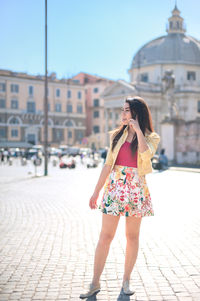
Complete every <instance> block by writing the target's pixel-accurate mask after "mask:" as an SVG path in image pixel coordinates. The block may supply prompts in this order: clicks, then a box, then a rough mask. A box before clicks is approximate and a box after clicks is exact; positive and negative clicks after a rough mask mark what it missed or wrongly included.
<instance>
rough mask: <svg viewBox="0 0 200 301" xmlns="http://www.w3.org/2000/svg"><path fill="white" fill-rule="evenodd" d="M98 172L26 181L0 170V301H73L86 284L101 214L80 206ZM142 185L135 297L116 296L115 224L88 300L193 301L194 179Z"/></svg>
mask: <svg viewBox="0 0 200 301" xmlns="http://www.w3.org/2000/svg"><path fill="white" fill-rule="evenodd" d="M100 171H101V166H99V167H98V168H96V169H86V168H85V167H84V166H81V165H79V167H77V168H76V169H75V170H66V169H64V170H59V169H58V167H54V168H52V167H51V168H50V175H49V176H48V177H37V178H34V177H32V176H30V175H29V176H27V171H25V167H22V166H19V165H16V166H11V167H9V166H0V206H1V208H0V238H1V240H0V270H1V276H0V300H1V301H7V300H22V301H28V300H45V301H47V300H55V301H57V300H60V301H61V300H63V301H64V300H70V301H72V300H80V299H79V294H80V293H82V292H83V291H84V288H87V286H88V284H89V283H90V280H91V277H92V271H93V258H94V252H95V247H96V244H97V241H98V237H99V232H100V228H101V215H102V214H101V212H100V211H99V210H91V209H90V208H89V206H88V202H89V197H90V195H91V194H92V192H93V189H94V186H95V184H96V182H97V180H98V176H99V174H100ZM146 179H147V183H148V185H149V189H150V193H151V197H152V202H153V206H154V211H155V216H154V217H145V218H143V220H142V224H141V232H140V248H139V253H138V258H137V262H136V265H135V267H134V269H133V272H132V275H131V285H132V287H133V288H134V289H135V291H136V295H135V296H130V297H127V296H124V295H123V294H122V292H121V282H122V277H123V268H124V254H125V246H126V240H125V217H121V218H120V222H119V225H118V228H117V233H116V235H115V238H114V240H113V242H112V244H111V248H110V252H109V255H108V258H107V262H106V265H105V268H104V271H103V274H102V277H101V287H102V289H101V292H100V293H99V294H98V295H97V296H96V297H93V298H89V299H88V300H103V301H117V300H138V301H147V300H150V301H153V300H154V301H161V300H162V301H163V300H169V301H172V300H181V301H190V300H193V301H199V300H200V214H199V211H200V195H199V183H200V182H199V174H198V173H192V172H188V173H187V172H180V171H171V170H168V171H165V172H161V173H158V172H153V173H152V174H149V175H147V177H146ZM101 195H102V192H101ZM101 195H100V197H101ZM99 201H100V198H99Z"/></svg>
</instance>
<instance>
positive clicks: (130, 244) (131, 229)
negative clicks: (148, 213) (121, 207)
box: [123, 216, 142, 281]
mask: <svg viewBox="0 0 200 301" xmlns="http://www.w3.org/2000/svg"><path fill="white" fill-rule="evenodd" d="M141 221H142V217H135V216H128V217H126V239H127V244H126V257H125V265H124V276H123V281H125V280H130V275H131V272H132V270H133V267H134V265H135V262H136V259H137V255H138V249H139V233H140V225H141Z"/></svg>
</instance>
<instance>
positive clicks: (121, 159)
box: [80, 96, 160, 299]
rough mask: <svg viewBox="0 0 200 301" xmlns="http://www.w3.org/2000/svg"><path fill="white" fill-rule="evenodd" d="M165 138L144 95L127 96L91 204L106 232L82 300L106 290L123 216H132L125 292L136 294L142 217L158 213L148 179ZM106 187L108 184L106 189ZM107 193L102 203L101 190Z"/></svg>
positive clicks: (129, 225)
mask: <svg viewBox="0 0 200 301" xmlns="http://www.w3.org/2000/svg"><path fill="white" fill-rule="evenodd" d="M159 141H160V136H159V135H158V134H157V133H156V132H154V129H153V125H152V117H151V113H150V110H149V108H148V106H147V104H146V102H145V101H144V100H143V99H142V98H141V97H139V96H136V97H133V98H132V97H128V98H126V100H125V102H124V105H123V108H122V114H121V125H120V126H119V127H118V128H117V129H115V130H113V131H111V138H110V148H109V150H108V153H107V157H106V161H105V164H104V167H103V169H102V171H101V174H100V177H99V180H98V182H97V184H96V187H95V189H94V193H93V194H92V196H91V198H90V200H89V206H90V208H91V209H96V208H98V209H100V211H101V212H102V213H103V214H102V228H101V233H100V237H99V241H98V244H97V247H96V251H95V257H94V270H93V278H92V282H91V283H90V285H89V289H88V291H87V292H86V293H84V294H81V295H80V298H81V299H84V298H88V297H90V296H92V295H93V294H96V293H98V292H99V291H100V289H101V286H100V276H101V274H102V272H103V269H104V265H105V262H106V258H107V256H108V253H109V248H110V244H111V241H112V239H113V238H114V235H115V233H116V229H117V225H118V222H119V218H120V216H125V217H126V238H127V245H126V255H125V267H124V275H123V281H122V289H123V292H124V294H126V295H133V294H134V293H135V292H134V291H133V290H131V289H130V287H129V286H130V276H131V272H132V269H133V267H134V265H135V262H136V259H137V254H138V248H139V233H140V225H141V220H142V217H145V216H153V215H154V210H153V206H152V202H151V196H150V193H149V189H148V186H147V183H146V178H145V175H146V174H147V173H151V172H152V164H151V158H152V157H153V155H154V154H155V152H156V149H157V146H158V143H159ZM104 184H105V185H104ZM103 186H104V193H103V197H102V200H101V203H100V205H99V206H98V205H97V199H98V197H99V193H100V190H101V189H102V187H103Z"/></svg>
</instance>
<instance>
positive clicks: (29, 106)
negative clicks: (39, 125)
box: [27, 101, 36, 113]
mask: <svg viewBox="0 0 200 301" xmlns="http://www.w3.org/2000/svg"><path fill="white" fill-rule="evenodd" d="M35 111H36V107H35V103H34V102H33V101H28V102H27V112H28V113H35Z"/></svg>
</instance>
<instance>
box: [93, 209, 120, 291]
mask: <svg viewBox="0 0 200 301" xmlns="http://www.w3.org/2000/svg"><path fill="white" fill-rule="evenodd" d="M119 218H120V216H113V215H109V214H105V213H102V228H101V233H100V236H99V241H98V244H97V247H96V251H95V256H94V274H93V279H92V283H93V284H94V285H96V284H98V283H99V280H100V276H101V274H102V272H103V269H104V265H105V262H106V258H107V256H108V252H109V248H110V243H111V241H112V240H113V238H114V236H115V232H116V229H117V225H118V222H119Z"/></svg>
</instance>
